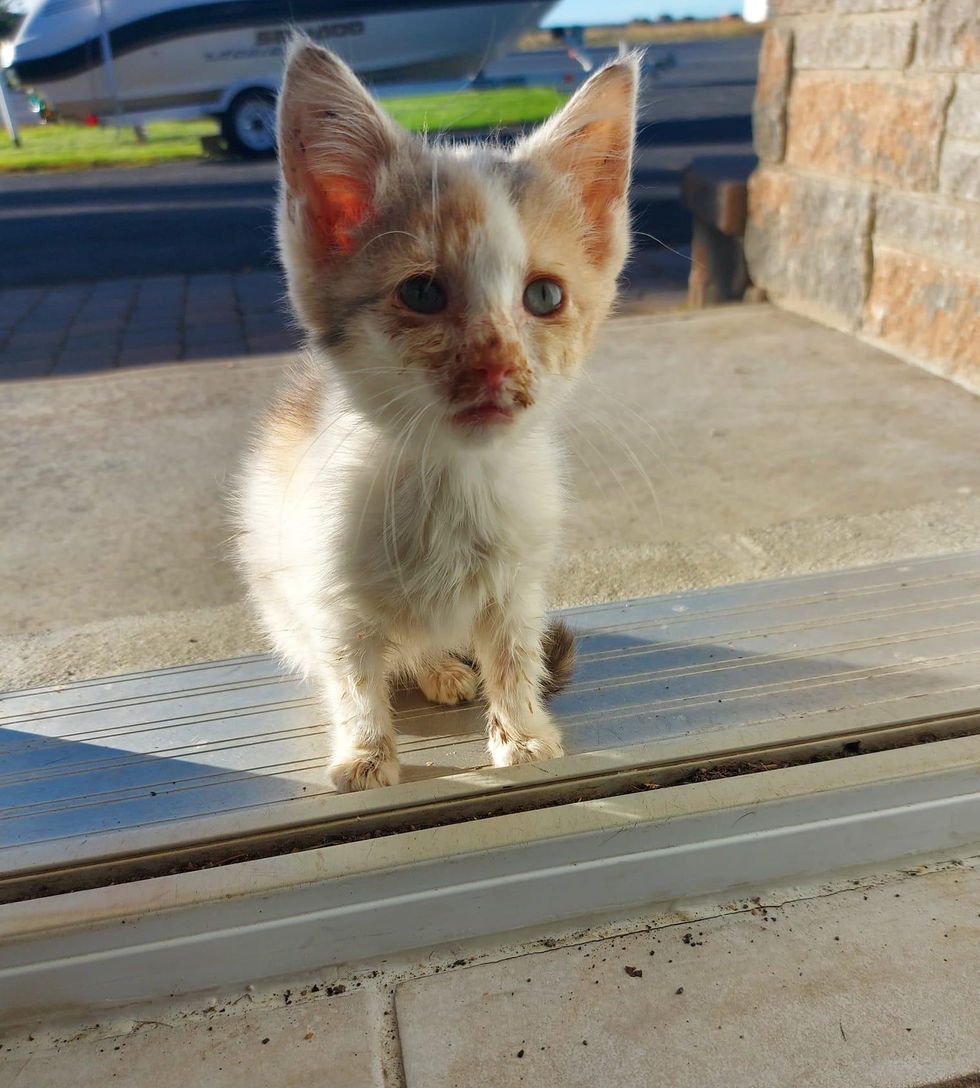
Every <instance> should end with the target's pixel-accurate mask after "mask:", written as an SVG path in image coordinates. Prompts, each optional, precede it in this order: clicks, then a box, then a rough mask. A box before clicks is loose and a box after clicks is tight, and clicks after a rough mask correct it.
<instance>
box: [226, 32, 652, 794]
mask: <svg viewBox="0 0 980 1088" xmlns="http://www.w3.org/2000/svg"><path fill="white" fill-rule="evenodd" d="M636 77H637V63H636V61H635V59H633V58H626V59H624V60H622V61H620V62H619V63H618V64H616V65H614V66H612V68H609V69H606V70H605V71H604V72H603V73H600V74H599V76H597V77H594V79H593V80H592V81H591V83H590V84H589V85H587V86H586V87H585V88H584V89H583V90H582V91H580V92H579V94H578V96H576V98H575V99H574V100H573V102H572V103H571V104H570V105H569V106H568V107H566V109H565V111H564V112H563V114H561V115H560V117H559V118H558V119H557V120H555V121H553V122H551V123H550V125H549V126H548V127H546V128H544V129H542V130H539V133H538V134H536V135H535V136H534V137H532V138H531V139H530V140H529V141H527V143H525V144H522V145H518V147H516V148H515V149H513V150H512V151H510V152H503V151H500V150H486V149H472V150H470V149H459V148H457V149H444V150H443V149H436V148H432V147H429V146H427V145H426V144H425V143H424V142H423V141H421V140H419V139H416V138H414V137H410V136H409V135H408V134H406V133H403V132H401V131H400V130H398V129H397V128H396V126H394V125H393V124H392V122H391V121H390V120H388V119H387V118H386V117H385V116H384V115H383V114H382V113H381V111H380V110H379V109H378V108H377V107H376V105H374V103H373V102H372V100H371V99H370V98H369V97H368V96H367V94H366V93H365V92H364V91H363V90H362V88H361V87H360V85H359V84H358V83H357V81H356V79H355V77H354V76H353V74H352V73H350V71H349V70H348V69H347V68H346V67H345V66H344V65H343V64H342V62H340V61H339V60H338V59H337V58H336V57H334V56H333V55H332V54H329V53H326V52H325V51H323V50H320V49H318V48H316V47H314V46H312V45H310V44H309V43H304V42H300V43H298V44H296V45H294V47H293V50H292V52H291V56H290V61H289V66H288V71H287V77H286V82H285V86H284V90H283V94H282V97H281V104H280V151H281V160H282V166H283V176H284V180H283V186H282V196H281V206H280V225H279V231H280V245H281V250H282V254H283V259H284V263H285V266H286V269H287V272H288V275H289V283H290V293H291V297H292V300H293V304H294V307H295V309H296V311H297V313H298V314H299V315H300V318H301V320H302V321H303V323H304V325H305V326H306V328H307V330H308V332H309V334H310V352H309V362H308V370H307V371H306V372H304V373H303V374H301V375H300V376H299V378H298V380H297V382H296V384H295V385H294V387H293V388H292V389H291V390H290V391H289V392H288V393H287V394H286V396H285V397H284V399H283V400H282V401H280V403H279V404H278V405H277V406H276V407H275V408H273V410H272V412H271V413H270V415H269V417H268V419H267V420H266V422H265V424H264V425H263V427H262V428H261V430H260V433H259V436H258V439H257V442H256V445H255V447H254V449H253V451H252V453H251V455H250V457H249V459H248V461H247V464H246V467H245V472H244V475H243V480H242V485H241V488H240V493H239V496H238V513H239V520H240V526H241V532H240V535H239V556H240V561H241V565H242V568H243V570H244V572H245V575H246V578H247V581H248V584H249V587H250V591H251V594H252V597H253V599H254V601H255V603H256V605H257V608H258V611H259V613H260V615H261V618H262V620H263V623H264V626H265V628H266V630H267V631H268V633H269V635H270V636H271V638H272V640H273V642H274V644H275V646H276V648H277V650H278V651H279V652H280V653H281V654H282V656H283V657H284V659H285V660H286V662H288V664H289V665H290V667H291V668H293V669H295V670H297V671H299V672H300V673H302V674H304V675H305V676H307V677H309V678H310V680H311V681H312V682H313V683H314V684H315V685H316V686H317V689H318V690H319V692H320V693H321V695H322V698H323V700H324V703H325V707H326V710H327V715H328V717H329V723H330V726H331V728H332V730H333V756H332V763H331V768H330V770H331V775H332V777H333V781H334V783H335V785H336V786H337V788H338V789H341V790H347V789H361V788H365V787H371V786H379V785H388V784H391V783H394V782H397V781H398V761H397V753H396V746H395V739H394V734H393V727H392V717H391V710H390V705H389V685H390V682H391V678H392V677H393V676H394V675H395V674H407V675H409V676H411V677H413V678H414V679H415V680H416V681H417V682H418V684H419V686H420V687H421V689H422V691H423V692H424V693H425V694H426V696H427V697H428V698H430V699H433V700H436V701H439V702H444V703H455V702H458V701H461V700H468V699H471V698H473V697H474V695H475V693H476V690H477V684H478V682H479V683H480V684H481V685H482V689H483V693H484V695H485V697H486V699H487V702H488V718H487V720H488V749H489V753H490V757H491V759H492V760H493V762H494V763H495V764H497V765H508V764H513V763H518V762H523V761H528V760H538V759H548V758H551V757H554V756H558V755H560V754H561V752H562V745H561V739H560V735H559V731H558V729H557V728H556V727H555V725H554V723H553V722H552V720H551V718H550V717H549V714H548V711H547V709H546V707H545V704H544V699H543V695H542V687H543V684H544V681H545V677H544V672H545V668H546V662H545V660H544V655H543V651H542V637H543V616H544V611H545V599H544V594H543V588H542V587H543V585H544V582H545V578H546V575H547V574H548V572H549V569H550V568H551V567H552V565H553V562H554V558H555V548H556V540H557V534H558V528H559V522H560V519H561V513H562V489H561V482H560V480H561V458H560V455H559V449H558V445H557V443H556V440H555V437H554V434H555V430H556V426H557V423H558V418H559V416H560V412H561V406H562V401H563V397H564V395H565V393H566V391H567V390H568V389H569V387H570V386H571V378H572V376H573V374H574V371H575V369H576V368H577V366H578V363H579V362H580V360H581V357H582V356H583V355H584V353H585V351H586V350H587V348H588V346H589V343H590V342H591V336H592V332H593V330H594V328H595V326H596V324H597V323H598V321H599V320H601V318H602V317H603V316H604V315H605V312H606V311H607V310H608V307H609V304H610V302H611V300H612V297H613V294H614V288H615V279H616V276H617V274H618V272H619V270H620V267H621V265H622V261H623V258H624V255H625V251H626V237H627V223H626V216H627V213H626V201H625V197H626V179H627V178H628V173H629V156H630V151H631V147H632V125H633V110H634V98H635V85H636ZM413 274H425V275H435V276H438V277H441V278H443V279H444V280H445V282H446V283H447V284H448V286H449V288H450V292H451V295H452V297H453V299H459V300H461V301H460V302H459V304H458V305H456V304H455V303H454V306H455V308H453V307H450V309H449V311H447V313H446V314H444V315H436V316H434V317H433V318H432V319H430V320H425V319H423V318H420V317H419V315H417V314H406V313H403V312H402V310H401V309H399V305H398V302H397V297H396V294H395V292H396V289H397V285H398V283H399V282H400V281H402V280H403V279H404V278H405V277H406V276H407V275H413ZM532 274H534V275H540V274H547V275H554V276H555V277H556V278H558V279H559V280H560V281H561V282H562V283H563V284H564V287H565V292H566V296H567V298H566V303H565V306H564V308H563V310H562V312H561V313H560V314H558V315H556V316H555V318H554V319H552V320H550V321H542V320H541V319H538V318H535V317H533V315H529V314H528V313H527V312H525V310H524V309H523V308H522V304H521V299H522V295H523V291H524V287H525V284H526V282H527V280H528V277H529V275H532ZM498 356H500V357H502V358H506V359H507V360H508V365H509V366H510V367H511V374H510V376H509V377H508V378H507V379H506V381H507V384H505V386H504V388H503V389H502V390H501V391H500V392H499V397H500V398H501V402H502V403H503V404H505V406H506V408H507V410H508V411H510V412H512V418H511V419H510V421H509V422H505V423H496V424H488V425H485V426H461V425H460V423H459V418H458V413H459V411H460V407H461V405H463V406H465V405H468V404H471V403H474V402H479V401H480V398H481V397H484V396H485V395H488V394H484V393H483V392H480V389H479V388H477V387H476V386H473V385H472V379H473V374H474V372H476V373H477V374H481V373H483V372H482V371H480V370H479V367H481V366H482V367H484V368H485V367H486V366H487V365H489V364H488V363H487V362H486V360H487V359H488V358H491V359H496V358H497V357H498ZM474 368H476V371H474ZM468 383H470V384H468ZM481 388H482V387H481ZM495 395H496V394H495ZM468 660H474V661H475V662H476V663H477V664H478V667H479V675H477V673H476V672H475V671H474V669H473V667H472V666H471V665H470V664H468V663H467V661H468Z"/></svg>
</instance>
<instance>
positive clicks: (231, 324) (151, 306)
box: [0, 249, 689, 381]
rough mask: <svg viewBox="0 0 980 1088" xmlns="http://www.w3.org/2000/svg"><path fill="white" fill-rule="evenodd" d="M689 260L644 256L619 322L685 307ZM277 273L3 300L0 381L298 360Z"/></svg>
mask: <svg viewBox="0 0 980 1088" xmlns="http://www.w3.org/2000/svg"><path fill="white" fill-rule="evenodd" d="M688 270H689V260H688V258H687V257H686V256H685V255H684V254H682V253H676V252H674V251H672V250H667V249H645V250H640V251H639V252H637V253H636V254H635V255H634V257H633V260H632V261H631V264H630V267H629V268H628V270H627V273H626V275H625V277H624V280H623V289H622V296H621V307H620V309H621V312H626V313H628V312H630V311H631V310H634V309H639V310H641V311H642V310H644V309H647V308H649V307H650V306H651V305H652V306H653V307H654V308H664V307H668V308H672V307H676V306H680V305H682V304H683V301H684V297H685V293H686V286H685V284H686V277H687V272H688ZM284 296H285V286H284V284H283V281H282V277H281V275H280V273H279V272H269V271H263V272H233V273H230V272H219V273H207V274H197V275H189V276H155V277H147V278H143V279H138V278H133V279H126V280H106V281H103V282H101V283H86V284H73V285H70V286H65V287H27V288H20V289H17V290H12V291H2V292H0V381H2V380H3V379H5V378H39V377H44V376H45V375H49V374H51V375H55V376H57V375H63V374H83V373H87V372H89V371H94V370H107V369H111V368H112V367H129V366H146V365H149V364H153V363H172V362H180V361H182V360H187V361H193V360H213V359H224V358H237V357H241V356H244V355H264V354H276V353H280V352H289V351H292V350H293V349H294V348H295V347H296V346H297V345H298V344H299V341H300V336H299V334H298V333H297V332H296V330H295V329H294V327H293V325H292V322H291V319H290V316H289V310H288V306H287V303H286V301H285V297H284Z"/></svg>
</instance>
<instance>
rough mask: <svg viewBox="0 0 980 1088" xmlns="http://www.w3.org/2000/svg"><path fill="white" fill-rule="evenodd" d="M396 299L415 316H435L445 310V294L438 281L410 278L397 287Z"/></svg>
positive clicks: (429, 278) (420, 277)
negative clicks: (414, 313)
mask: <svg viewBox="0 0 980 1088" xmlns="http://www.w3.org/2000/svg"><path fill="white" fill-rule="evenodd" d="M398 297H399V298H400V299H401V300H402V302H403V303H404V304H405V305H406V306H407V307H408V308H409V309H410V310H414V311H415V312H416V313H417V314H437V313H439V312H440V311H441V310H444V309H445V308H446V292H445V290H444V289H443V286H442V284H441V283H440V282H439V281H438V280H434V279H432V278H431V277H429V276H411V277H409V278H408V279H407V280H405V282H404V283H402V284H400V285H399V287H398Z"/></svg>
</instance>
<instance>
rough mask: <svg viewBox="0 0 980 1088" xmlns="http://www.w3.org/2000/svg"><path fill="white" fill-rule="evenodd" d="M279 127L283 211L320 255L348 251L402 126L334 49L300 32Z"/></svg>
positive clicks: (282, 96) (401, 134)
mask: <svg viewBox="0 0 980 1088" xmlns="http://www.w3.org/2000/svg"><path fill="white" fill-rule="evenodd" d="M278 132H279V162H280V166H281V168H282V176H283V182H284V185H285V193H284V196H285V201H286V209H287V214H288V215H289V216H290V219H291V220H292V221H293V222H294V223H296V225H297V226H299V227H300V229H301V230H302V231H303V234H304V238H305V240H306V241H307V242H308V243H309V244H310V246H311V248H312V251H313V254H314V255H315V256H316V257H317V258H321V259H325V258H328V257H330V256H333V255H336V254H338V253H346V252H349V251H350V249H351V248H352V246H353V241H354V235H355V233H356V231H357V229H358V228H359V227H360V226H361V225H362V224H363V223H364V222H365V221H366V220H367V219H369V218H370V216H371V213H372V211H373V208H374V204H375V197H376V194H377V189H378V181H379V178H380V176H381V174H382V173H383V171H384V169H385V167H386V166H387V165H388V163H389V162H390V161H391V160H392V158H393V157H394V155H395V154H396V152H397V150H398V148H399V147H400V146H401V145H402V142H403V140H404V138H405V133H404V132H403V131H402V130H401V129H399V128H398V127H397V126H396V125H395V124H394V122H393V121H392V120H391V119H390V118H389V117H388V115H387V114H386V113H384V111H383V110H382V109H381V108H380V107H379V106H378V105H377V103H376V102H375V101H374V99H373V98H372V97H371V96H370V94H368V92H367V91H366V90H365V88H364V87H363V85H362V84H361V82H360V80H358V78H357V76H355V75H354V73H353V72H352V71H351V70H350V68H348V66H347V65H346V64H345V63H344V62H343V61H342V60H341V59H340V58H339V57H338V56H337V55H336V54H335V53H331V52H329V51H328V50H326V49H321V48H320V47H319V46H317V45H314V44H313V42H311V41H309V40H308V39H306V38H302V37H297V38H296V39H294V41H293V42H292V44H291V46H290V49H289V55H288V57H287V60H286V74H285V77H284V79H283V87H282V93H281V94H280V96H279V118H278ZM299 216H302V217H303V218H302V221H298V220H299Z"/></svg>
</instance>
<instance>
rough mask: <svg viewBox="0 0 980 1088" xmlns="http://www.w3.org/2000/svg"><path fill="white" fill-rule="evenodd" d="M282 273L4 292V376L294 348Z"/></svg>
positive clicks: (0, 373) (0, 369) (0, 312)
mask: <svg viewBox="0 0 980 1088" xmlns="http://www.w3.org/2000/svg"><path fill="white" fill-rule="evenodd" d="M283 295H284V286H283V283H282V279H281V277H280V275H279V273H278V272H238V273H214V274H201V275H192V276H162V277H153V278H148V279H127V280H109V281H105V282H102V283H91V284H79V285H71V286H67V287H47V288H44V287H36V288H34V287H29V288H22V289H19V290H14V291H4V292H2V293H0V379H3V378H34V377H41V376H43V375H46V374H56V375H57V374H78V373H83V372H86V371H91V370H105V369H107V368H110V367H122V366H144V365H146V364H150V363H170V362H176V361H180V360H195V359H216V358H222V357H228V356H231V357H235V356H242V355H256V354H265V353H273V352H284V351H290V350H292V349H293V347H295V346H296V344H297V343H298V341H299V337H298V335H297V334H296V333H295V332H294V331H293V330H292V327H291V323H290V319H289V315H288V309H287V306H286V303H285V301H284V299H283Z"/></svg>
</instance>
